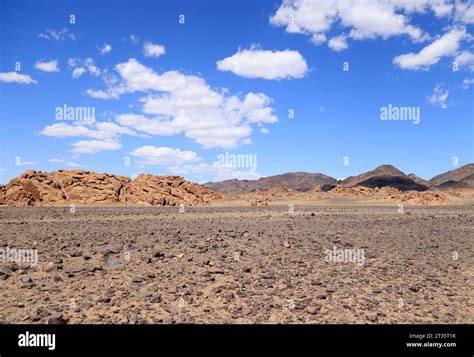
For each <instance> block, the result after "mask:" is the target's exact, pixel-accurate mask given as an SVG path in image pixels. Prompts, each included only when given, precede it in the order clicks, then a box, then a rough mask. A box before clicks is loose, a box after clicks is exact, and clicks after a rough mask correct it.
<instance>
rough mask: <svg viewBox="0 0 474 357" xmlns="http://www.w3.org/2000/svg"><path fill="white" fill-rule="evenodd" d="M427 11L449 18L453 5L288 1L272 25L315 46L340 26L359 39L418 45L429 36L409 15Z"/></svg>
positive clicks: (420, 0) (400, 0) (402, 0)
mask: <svg viewBox="0 0 474 357" xmlns="http://www.w3.org/2000/svg"><path fill="white" fill-rule="evenodd" d="M427 10H431V11H433V12H434V13H435V15H436V16H439V17H441V16H448V15H449V14H450V13H451V12H452V5H450V4H449V2H448V1H446V0H417V1H407V0H370V1H360V0H284V1H283V3H282V5H281V6H280V7H279V8H278V9H277V11H276V12H275V14H274V15H273V16H271V17H270V23H271V24H273V25H276V26H284V27H286V31H287V32H289V33H301V34H306V35H308V36H311V39H312V41H313V42H314V43H315V44H319V43H321V42H324V41H325V34H326V33H328V32H330V31H331V29H332V28H333V27H336V26H338V27H339V28H345V29H347V30H348V31H349V37H350V38H352V39H355V40H363V39H372V38H377V37H380V38H383V39H387V38H389V37H393V36H400V35H406V36H408V37H409V38H411V39H412V41H414V42H418V41H422V40H424V39H426V38H427V35H426V34H425V33H424V32H423V30H422V29H420V28H418V27H416V26H413V25H411V24H410V23H409V20H410V19H409V17H408V16H407V15H411V14H414V13H425V12H426V11H427Z"/></svg>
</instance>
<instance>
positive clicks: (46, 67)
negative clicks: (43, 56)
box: [35, 60, 59, 72]
mask: <svg viewBox="0 0 474 357" xmlns="http://www.w3.org/2000/svg"><path fill="white" fill-rule="evenodd" d="M35 68H36V69H39V70H40V71H43V72H59V66H58V61H57V60H53V61H47V62H40V61H38V62H36V63H35Z"/></svg>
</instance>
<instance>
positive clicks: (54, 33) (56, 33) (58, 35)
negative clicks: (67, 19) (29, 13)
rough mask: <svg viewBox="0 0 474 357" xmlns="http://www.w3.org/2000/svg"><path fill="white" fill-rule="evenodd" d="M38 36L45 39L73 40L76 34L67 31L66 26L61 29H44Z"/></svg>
mask: <svg viewBox="0 0 474 357" xmlns="http://www.w3.org/2000/svg"><path fill="white" fill-rule="evenodd" d="M38 37H40V38H42V39H45V40H55V41H61V40H67V39H69V40H75V39H76V35H75V34H74V33H72V32H70V31H69V29H68V28H66V27H65V28H63V29H62V30H46V31H45V32H42V33H40V34H39V35H38Z"/></svg>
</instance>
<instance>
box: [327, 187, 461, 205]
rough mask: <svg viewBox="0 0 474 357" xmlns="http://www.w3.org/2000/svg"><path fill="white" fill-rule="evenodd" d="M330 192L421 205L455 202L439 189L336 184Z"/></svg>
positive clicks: (344, 195)
mask: <svg viewBox="0 0 474 357" xmlns="http://www.w3.org/2000/svg"><path fill="white" fill-rule="evenodd" d="M330 193H332V194H336V195H340V196H343V197H348V198H350V197H359V198H367V199H373V200H375V201H377V202H406V203H412V204H419V205H433V204H434V205H436V204H445V203H455V201H458V200H457V199H456V198H455V197H454V196H452V195H449V194H447V193H444V192H439V191H423V192H420V191H400V190H398V189H396V188H394V187H389V186H386V187H381V188H379V187H375V188H368V187H362V186H356V187H343V186H339V185H338V186H336V187H335V188H333V189H332V190H331V191H330Z"/></svg>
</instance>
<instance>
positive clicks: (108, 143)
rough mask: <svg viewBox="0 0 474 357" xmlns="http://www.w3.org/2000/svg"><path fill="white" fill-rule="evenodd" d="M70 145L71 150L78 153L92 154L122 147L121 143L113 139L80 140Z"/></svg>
mask: <svg viewBox="0 0 474 357" xmlns="http://www.w3.org/2000/svg"><path fill="white" fill-rule="evenodd" d="M71 145H72V146H73V147H74V149H73V150H72V152H75V153H78V154H94V153H96V152H99V151H104V150H119V149H121V148H122V144H120V143H119V142H117V141H114V140H81V141H78V142H77V143H74V144H71Z"/></svg>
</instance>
